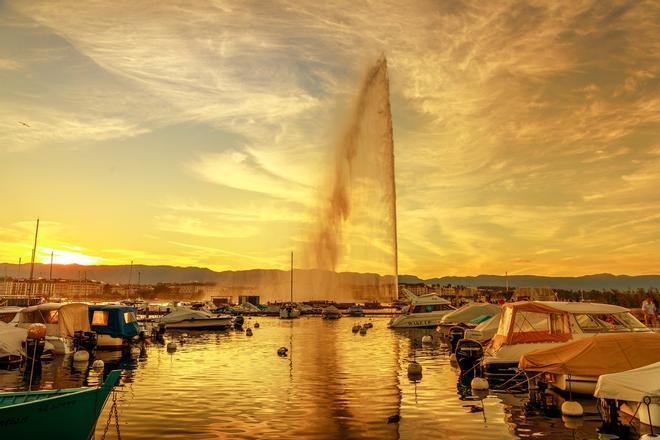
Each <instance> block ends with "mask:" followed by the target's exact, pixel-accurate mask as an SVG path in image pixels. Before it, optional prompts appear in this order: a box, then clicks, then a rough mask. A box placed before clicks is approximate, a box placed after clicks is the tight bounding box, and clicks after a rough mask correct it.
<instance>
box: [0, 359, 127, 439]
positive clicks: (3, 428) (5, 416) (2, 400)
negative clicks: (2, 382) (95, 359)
mask: <svg viewBox="0 0 660 440" xmlns="http://www.w3.org/2000/svg"><path fill="white" fill-rule="evenodd" d="M120 374H121V371H120V370H114V371H112V372H110V374H108V377H107V378H106V380H105V382H104V383H103V385H101V386H100V387H89V388H71V389H63V390H48V391H32V392H19V393H0V439H12V440H22V439H26V440H27V439H40V438H43V439H67V440H69V439H70V440H87V439H89V438H90V437H91V436H92V434H93V433H94V428H95V426H96V420H97V419H98V418H99V415H100V414H101V411H102V410H103V406H104V405H105V402H106V400H107V399H108V396H109V394H110V392H111V391H112V389H113V387H114V386H115V384H116V383H117V381H118V380H119V376H120Z"/></svg>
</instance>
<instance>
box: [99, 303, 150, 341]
mask: <svg viewBox="0 0 660 440" xmlns="http://www.w3.org/2000/svg"><path fill="white" fill-rule="evenodd" d="M89 322H90V325H91V327H92V331H94V332H96V334H97V347H98V348H99V349H106V350H113V349H122V348H123V347H126V346H127V345H128V344H130V342H131V340H133V339H134V338H135V337H136V336H138V335H139V334H140V326H139V325H138V322H137V312H136V310H135V307H129V306H122V305H115V304H110V305H103V304H93V305H90V306H89Z"/></svg>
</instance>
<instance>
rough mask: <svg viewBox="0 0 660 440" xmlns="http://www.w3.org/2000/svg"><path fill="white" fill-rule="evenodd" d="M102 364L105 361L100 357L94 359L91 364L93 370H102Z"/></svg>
mask: <svg viewBox="0 0 660 440" xmlns="http://www.w3.org/2000/svg"><path fill="white" fill-rule="evenodd" d="M104 366H105V363H104V362H103V361H102V360H101V359H97V360H95V361H94V363H93V364H92V368H93V369H95V370H102V369H103V367H104Z"/></svg>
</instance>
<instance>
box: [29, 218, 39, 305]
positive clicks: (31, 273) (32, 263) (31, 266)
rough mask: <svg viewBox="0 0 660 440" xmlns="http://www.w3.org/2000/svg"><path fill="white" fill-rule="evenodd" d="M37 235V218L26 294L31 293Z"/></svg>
mask: <svg viewBox="0 0 660 440" xmlns="http://www.w3.org/2000/svg"><path fill="white" fill-rule="evenodd" d="M38 236H39V219H37V229H36V230H35V231H34V247H33V248H32V261H31V262H30V283H29V285H28V288H29V291H28V295H31V294H32V278H33V277H34V256H35V254H36V253H37V237H38Z"/></svg>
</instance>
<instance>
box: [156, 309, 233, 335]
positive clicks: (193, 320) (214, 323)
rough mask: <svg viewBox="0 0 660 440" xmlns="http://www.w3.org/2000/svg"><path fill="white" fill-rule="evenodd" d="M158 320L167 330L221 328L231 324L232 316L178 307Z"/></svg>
mask: <svg viewBox="0 0 660 440" xmlns="http://www.w3.org/2000/svg"><path fill="white" fill-rule="evenodd" d="M160 322H161V323H162V324H164V325H165V328H166V329H168V330H173V329H182V330H183V329H185V330H222V329H226V328H229V327H231V326H232V317H231V316H230V315H214V314H212V313H209V312H207V311H204V310H192V309H188V308H185V307H180V308H177V309H176V310H174V311H173V312H172V313H170V314H169V315H165V316H163V318H162V319H161V320H160Z"/></svg>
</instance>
